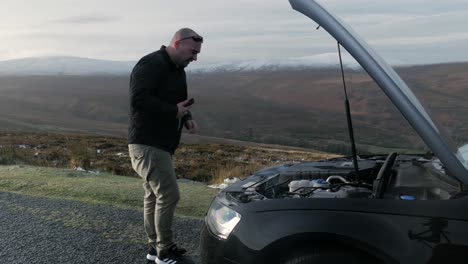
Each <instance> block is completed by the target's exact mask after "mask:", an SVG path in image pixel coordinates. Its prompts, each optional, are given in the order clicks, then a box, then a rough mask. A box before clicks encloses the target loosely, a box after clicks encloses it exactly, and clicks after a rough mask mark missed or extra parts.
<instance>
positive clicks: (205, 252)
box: [200, 221, 240, 264]
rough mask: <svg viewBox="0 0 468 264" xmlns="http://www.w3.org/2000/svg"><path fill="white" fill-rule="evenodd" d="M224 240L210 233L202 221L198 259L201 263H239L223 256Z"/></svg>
mask: <svg viewBox="0 0 468 264" xmlns="http://www.w3.org/2000/svg"><path fill="white" fill-rule="evenodd" d="M226 247H227V242H226V240H222V239H219V238H218V237H216V236H215V235H213V234H212V233H211V231H210V230H209V229H208V226H207V225H206V222H205V221H203V225H202V228H201V234H200V259H201V263H202V264H240V262H236V261H234V260H231V259H229V258H226V257H225V256H224V253H225V249H226Z"/></svg>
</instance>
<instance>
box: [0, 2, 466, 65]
mask: <svg viewBox="0 0 468 264" xmlns="http://www.w3.org/2000/svg"><path fill="white" fill-rule="evenodd" d="M317 2H319V3H320V4H321V5H322V6H324V7H325V8H327V9H328V10H329V11H330V12H331V13H332V14H334V15H335V16H337V17H339V18H340V19H341V20H342V21H345V22H346V23H347V24H348V25H350V26H351V27H352V28H353V29H354V31H355V32H357V33H358V34H360V35H361V36H362V37H363V38H364V40H366V41H367V43H369V44H370V45H371V47H373V48H374V49H375V50H376V51H377V52H378V53H379V54H380V55H381V56H382V57H383V58H384V59H386V60H387V61H389V62H390V63H391V64H429V63H440V62H453V61H468V30H466V25H468V0H444V1H440V0H439V1H435V0H433V1H429V0H392V1H388V0H319V1H317ZM316 26H317V25H316V23H315V22H313V21H312V20H310V19H309V18H307V17H306V16H304V15H303V14H301V13H298V12H297V11H294V10H293V9H292V8H291V6H290V4H289V1H287V0H235V1H233V0H198V1H193V0H190V1H189V0H173V1H168V0H99V1H96V0H40V1H33V0H2V1H1V3H0V32H1V34H0V60H10V59H16V58H24V57H42V56H76V57H85V58H95V59H105V60H119V61H136V60H138V59H139V58H140V57H142V56H143V55H145V54H147V53H149V52H152V51H154V50H156V49H159V47H160V46H161V45H167V44H168V42H169V41H170V39H171V37H172V35H173V33H174V32H175V31H176V30H178V29H179V28H182V27H190V28H193V29H194V30H195V31H197V32H198V33H199V34H200V35H202V36H203V37H204V39H205V41H204V43H203V47H202V52H201V54H200V55H199V57H198V62H197V63H201V64H213V63H229V62H240V61H246V60H265V59H275V60H281V59H286V58H288V59H290V58H303V57H310V56H315V55H320V54H328V53H335V52H336V42H335V40H333V39H332V38H331V37H330V36H329V35H328V34H327V33H326V32H325V31H324V30H316Z"/></svg>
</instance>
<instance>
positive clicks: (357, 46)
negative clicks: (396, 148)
mask: <svg viewBox="0 0 468 264" xmlns="http://www.w3.org/2000/svg"><path fill="white" fill-rule="evenodd" d="M290 3H291V6H292V7H293V9H295V10H297V11H299V12H301V13H303V14H304V15H306V16H308V17H309V18H311V19H312V20H314V21H315V22H317V23H318V24H319V25H320V26H321V27H322V28H323V29H325V30H326V31H327V32H328V33H329V34H330V35H332V36H333V37H334V38H335V39H336V40H337V41H338V42H339V43H340V45H341V46H343V47H344V48H345V49H346V50H347V51H348V52H349V53H350V54H351V55H352V56H353V57H354V59H355V60H356V61H357V62H358V63H359V64H360V65H361V66H362V68H363V69H364V70H365V71H366V72H367V73H368V74H369V75H370V76H371V77H372V78H373V79H374V81H375V82H376V83H377V85H378V86H379V88H380V89H382V91H383V92H384V93H385V94H386V95H387V96H388V98H389V99H390V100H391V101H392V103H393V104H394V105H395V106H396V107H397V108H398V110H399V111H400V112H401V113H402V115H403V116H404V117H405V119H406V120H408V122H409V123H410V125H411V126H412V127H413V128H414V129H415V130H416V131H417V132H418V134H419V136H420V137H421V138H422V139H423V141H424V142H425V143H426V144H427V146H428V147H429V148H431V150H432V151H433V152H434V153H435V155H436V156H437V157H438V158H439V159H440V160H441V161H442V163H443V164H444V165H445V166H446V168H447V169H448V171H449V172H450V173H451V174H452V175H453V176H455V177H456V178H458V179H459V180H461V181H463V182H465V183H467V184H468V171H467V169H466V163H467V160H465V158H466V155H465V157H464V156H463V155H462V154H461V152H460V151H459V149H458V147H457V146H456V144H454V143H453V142H454V141H453V140H452V139H451V137H450V136H449V134H448V133H446V132H445V131H444V129H442V127H441V126H440V125H438V124H437V122H436V120H435V119H434V118H433V117H432V116H431V115H430V114H429V113H428V111H426V109H425V108H424V107H423V106H422V104H421V103H420V101H419V100H418V98H417V97H416V96H415V95H414V93H413V91H412V90H411V89H410V88H409V87H408V86H407V85H406V83H405V82H404V81H403V80H402V79H401V78H400V76H399V75H398V74H397V73H396V72H395V70H394V69H393V68H392V67H391V66H390V65H388V64H387V63H386V62H385V61H384V60H383V59H382V58H381V57H380V56H379V55H378V54H376V53H375V52H374V51H373V49H372V48H370V47H369V46H368V45H367V44H366V43H365V41H363V40H362V39H361V38H360V36H358V34H356V33H355V32H354V31H353V30H352V29H351V28H350V27H349V26H347V25H346V24H345V23H343V22H342V21H340V20H339V19H337V18H335V17H334V16H333V15H331V14H330V13H329V12H328V11H327V10H325V9H324V8H323V7H322V6H320V5H319V4H317V3H316V2H315V1H313V0H290Z"/></svg>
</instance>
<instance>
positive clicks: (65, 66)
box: [0, 53, 358, 76]
mask: <svg viewBox="0 0 468 264" xmlns="http://www.w3.org/2000/svg"><path fill="white" fill-rule="evenodd" d="M343 56H344V58H343V61H344V65H345V66H347V67H357V65H358V64H357V63H356V62H355V61H354V60H353V59H352V58H351V57H350V56H349V55H348V54H346V53H345V54H344V55H343ZM337 62H338V57H337V55H336V54H333V53H327V54H320V55H315V56H309V57H300V58H292V59H270V60H266V59H265V60H250V61H241V62H233V63H215V64H199V63H198V62H195V63H192V64H191V65H190V67H188V68H187V71H188V72H195V73H209V72H236V71H242V72H246V71H257V70H260V71H281V70H284V69H303V68H311V67H312V68H323V67H331V68H333V67H338V64H337ZM135 63H136V61H109V60H97V59H89V58H80V57H67V56H62V57H57V56H55V57H29V58H22V59H14V60H6V61H0V76H11V75H15V76H25V75H29V76H30V75H123V74H129V73H130V71H131V70H132V68H133V66H134V65H135Z"/></svg>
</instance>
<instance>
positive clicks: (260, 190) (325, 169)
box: [230, 153, 461, 203]
mask: <svg viewBox="0 0 468 264" xmlns="http://www.w3.org/2000/svg"><path fill="white" fill-rule="evenodd" d="M358 164H359V166H358V168H359V169H358V173H356V170H355V168H354V167H353V162H352V157H344V158H336V159H330V160H323V161H314V162H301V163H296V164H294V163H292V164H287V165H284V166H285V168H283V169H281V170H280V171H279V172H276V173H273V174H272V173H268V169H265V170H261V171H259V172H257V173H256V174H255V175H253V177H255V176H260V177H261V178H262V180H260V181H256V182H252V181H250V182H247V183H245V184H244V185H243V186H242V188H243V190H244V191H243V192H233V193H230V195H231V196H233V197H235V198H236V199H238V200H240V201H241V202H244V203H245V202H252V201H257V200H264V199H294V198H368V199H400V200H447V199H454V198H457V196H459V193H460V190H461V188H460V185H459V182H458V181H457V180H455V179H453V178H451V177H449V176H448V175H447V174H446V173H447V172H446V170H445V169H444V167H443V165H442V164H441V162H440V161H439V159H437V158H436V157H433V156H431V155H429V157H427V155H398V154H397V153H391V154H389V155H388V156H384V155H382V156H380V155H374V156H366V157H360V158H359V160H358Z"/></svg>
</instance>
